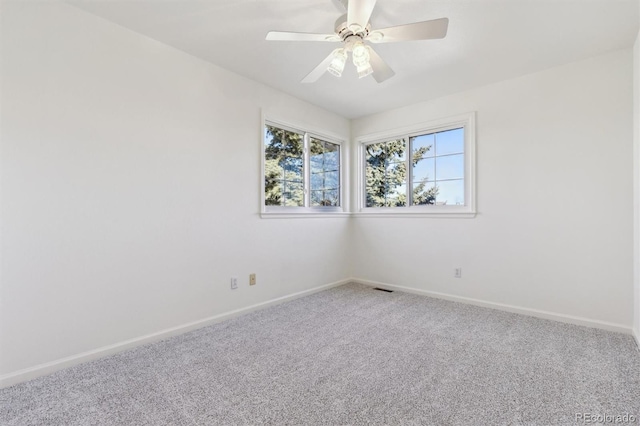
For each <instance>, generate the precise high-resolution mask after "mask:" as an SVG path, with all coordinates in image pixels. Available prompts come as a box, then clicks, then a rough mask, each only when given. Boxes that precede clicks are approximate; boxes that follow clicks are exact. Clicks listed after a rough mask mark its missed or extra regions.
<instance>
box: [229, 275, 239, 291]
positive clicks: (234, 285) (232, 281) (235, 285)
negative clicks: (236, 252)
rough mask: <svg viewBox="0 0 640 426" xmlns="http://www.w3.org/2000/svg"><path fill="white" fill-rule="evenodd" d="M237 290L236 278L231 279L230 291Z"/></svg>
mask: <svg viewBox="0 0 640 426" xmlns="http://www.w3.org/2000/svg"><path fill="white" fill-rule="evenodd" d="M237 288H238V278H237V277H231V290H235V289H237Z"/></svg>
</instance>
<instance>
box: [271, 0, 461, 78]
mask: <svg viewBox="0 0 640 426" xmlns="http://www.w3.org/2000/svg"><path fill="white" fill-rule="evenodd" d="M340 1H341V3H342V4H343V5H344V6H345V7H346V8H347V14H346V15H342V16H341V17H339V18H338V20H337V21H336V26H335V33H334V34H315V33H297V32H283V31H270V32H269V33H268V34H267V37H266V39H267V40H278V41H324V42H342V44H343V47H340V48H338V49H335V50H334V51H333V52H331V53H330V54H329V56H327V57H326V58H325V59H324V60H323V61H322V62H321V63H320V65H318V66H317V67H316V68H314V69H313V71H311V72H310V73H309V74H308V75H307V76H306V77H305V78H304V79H303V80H302V82H303V83H313V82H314V81H316V80H318V79H319V78H320V77H321V76H322V74H324V73H325V71H328V72H329V73H331V74H333V75H335V76H336V77H340V76H341V75H342V71H343V70H344V67H345V64H346V62H347V59H348V54H349V53H351V56H352V58H353V64H354V65H355V66H356V69H357V70H358V77H359V78H363V77H366V76H368V75H370V74H373V78H374V79H375V80H376V81H377V82H378V83H382V82H383V81H385V80H386V79H388V78H390V77H393V75H394V74H395V72H394V71H393V70H392V69H391V68H390V67H389V66H388V65H387V64H386V63H385V62H384V60H383V59H382V58H381V57H380V56H379V55H378V54H377V53H376V51H375V50H373V49H372V48H371V46H369V45H367V44H365V42H371V43H391V42H396V41H409V40H431V39H438V38H444V37H445V36H446V35H447V27H448V25H449V19H448V18H440V19H434V20H431V21H422V22H414V23H412V24H405V25H397V26H394V27H388V28H383V29H381V30H374V31H372V30H371V24H370V23H369V18H370V17H371V12H373V8H374V6H375V5H376V0H340Z"/></svg>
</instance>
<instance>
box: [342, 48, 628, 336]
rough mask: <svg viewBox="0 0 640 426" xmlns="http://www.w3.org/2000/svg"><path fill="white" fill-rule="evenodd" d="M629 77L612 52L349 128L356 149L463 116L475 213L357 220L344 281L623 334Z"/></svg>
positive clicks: (622, 56) (624, 61)
mask: <svg viewBox="0 0 640 426" xmlns="http://www.w3.org/2000/svg"><path fill="white" fill-rule="evenodd" d="M631 70H632V52H631V50H630V49H629V50H623V51H617V52H613V53H610V54H607V55H604V56H599V57H596V58H592V59H589V60H585V61H581V62H577V63H571V64H568V65H565V66H562V67H558V68H554V69H550V70H547V71H543V72H539V73H535V74H531V75H527V76H524V77H521V78H517V79H514V80H509V81H504V82H501V83H498V84H494V85H491V86H487V87H482V88H479V89H475V90H471V91H468V92H464V93H460V94H457V95H454V96H449V97H446V98H442V99H438V100H434V101H431V102H425V103H420V104H417V105H411V106H408V107H405V108H401V109H396V110H392V111H388V112H385V113H381V114H377V115H373V116H369V117H364V118H361V119H357V120H354V121H353V122H352V130H351V131H352V137H354V138H357V137H359V136H363V135H367V134H371V133H375V132H379V131H382V130H387V129H389V128H394V127H402V126H409V125H413V124H415V123H419V122H426V121H429V120H434V119H439V118H443V117H447V116H452V115H457V114H462V113H467V112H471V111H477V201H478V204H477V206H478V212H479V213H478V215H477V217H476V218H474V219H431V218H427V219H425V218H407V219H389V218H357V219H356V220H354V227H355V229H354V230H353V232H354V240H355V241H356V248H355V250H354V254H355V259H354V261H353V268H354V269H353V273H354V276H355V277H358V278H361V279H365V280H371V281H378V282H382V283H388V284H396V285H400V286H405V287H410V288H413V289H418V290H424V291H431V292H440V293H445V294H449V295H454V296H461V297H467V298H473V299H478V300H482V301H489V302H492V303H500V304H506V305H511V306H515V307H520V308H526V309H532V310H540V311H547V312H551V313H559V314H562V315H570V316H575V317H580V318H586V319H589V320H592V321H600V322H605V323H612V324H613V325H614V326H616V327H617V326H620V327H621V328H625V329H627V330H629V328H630V327H631V324H632V316H633V302H632V298H633V286H632V281H633V256H632V251H633V196H632V190H633V183H632V182H633V164H632V163H633V162H632V143H631V140H632V138H633V135H632V122H633V118H632V108H633V107H632V102H633V100H632V95H631V93H632V81H633V80H632V76H631ZM425 84H428V82H426V83H425ZM417 90H419V89H417ZM455 267H462V270H463V277H462V278H461V279H455V278H454V277H453V271H454V268H455Z"/></svg>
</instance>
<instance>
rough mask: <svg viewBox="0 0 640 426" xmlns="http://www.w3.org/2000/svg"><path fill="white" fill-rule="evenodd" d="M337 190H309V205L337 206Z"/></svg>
mask: <svg viewBox="0 0 640 426" xmlns="http://www.w3.org/2000/svg"><path fill="white" fill-rule="evenodd" d="M338 194H339V193H338V190H337V189H333V190H320V191H311V206H313V207H326V206H339V205H340V204H339V195H338Z"/></svg>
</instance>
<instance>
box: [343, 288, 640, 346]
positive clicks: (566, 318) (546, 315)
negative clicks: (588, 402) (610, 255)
mask: <svg viewBox="0 0 640 426" xmlns="http://www.w3.org/2000/svg"><path fill="white" fill-rule="evenodd" d="M351 282H355V283H359V284H364V285H368V286H371V287H380V288H386V289H388V290H398V291H403V292H406V293H413V294H420V295H423V296H429V297H434V298H437V299H444V300H450V301H453V302H460V303H466V304H468V305H475V306H481V307H484V308H491V309H497V310H500V311H506V312H512V313H516V314H521V315H527V316H530V317H536V318H543V319H548V320H552V321H559V322H564V323H568V324H574V325H582V326H585V327H591V328H599V329H602V330H607V331H614V332H616V333H624V334H632V335H633V334H634V333H633V330H632V328H631V327H629V326H625V325H622V324H616V323H611V322H606V321H598V320H592V319H589V318H582V317H576V316H573V315H565V314H558V313H555V312H548V311H541V310H538V309H531V308H523V307H520V306H513V305H506V304H503V303H495V302H487V301H485V300H479V299H472V298H469V297H462V296H454V295H451V294H446V293H439V292H435V291H428V290H420V289H417V288H411V287H403V286H399V285H394V284H387V283H381V282H376V281H371V280H365V279H360V278H352V279H351ZM635 338H636V341H640V340H639V339H638V335H637V334H636V335H635Z"/></svg>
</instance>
